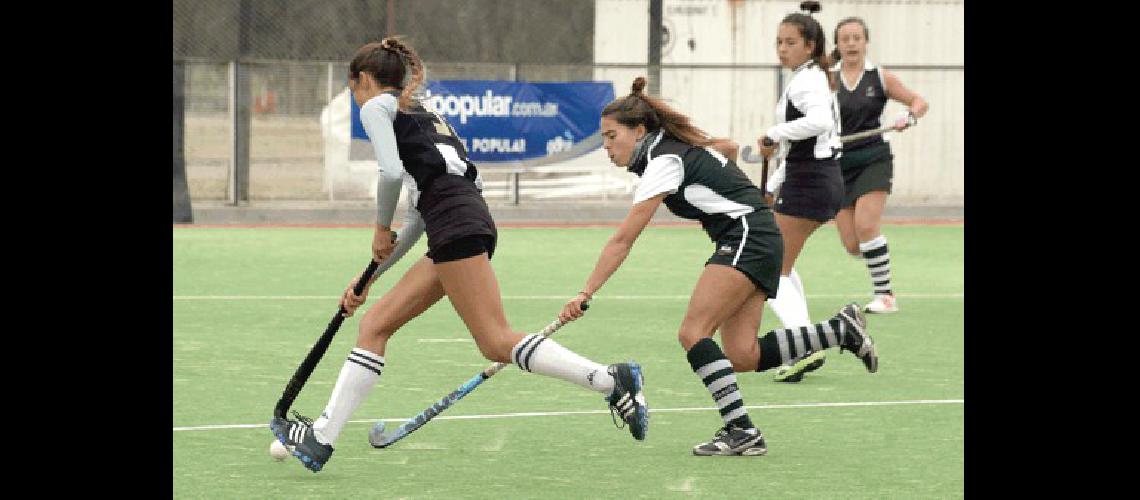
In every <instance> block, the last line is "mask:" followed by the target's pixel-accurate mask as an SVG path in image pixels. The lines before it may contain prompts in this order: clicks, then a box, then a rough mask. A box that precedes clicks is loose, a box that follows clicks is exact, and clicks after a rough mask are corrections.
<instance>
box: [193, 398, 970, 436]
mask: <svg viewBox="0 0 1140 500" xmlns="http://www.w3.org/2000/svg"><path fill="white" fill-rule="evenodd" d="M965 401H966V400H964V399H918V400H911V401H858V402H850V403H796V404H783V405H748V406H745V408H747V409H749V410H780V409H788V408H844V407H853V406H896V405H923V404H963V403H965ZM716 410H717V408H715V407H712V406H710V407H705V408H653V409H652V410H650V411H652V412H653V413H659V412H695V411H716ZM599 413H600V414H605V413H609V410H589V411H547V412H527V413H499V414H492V415H440V416H437V417H435V418H434V419H433V420H481V419H488V418H521V417H555V416H565V415H594V414H599ZM377 420H382V421H384V422H401V423H402V422H404V421H406V420H407V419H403V418H381V419H377ZM374 421H375V420H349V422H351V423H371V422H374ZM268 427H269V424H268V422H267V423H264V424H223V425H196V426H190V427H175V428H174V432H178V431H212V430H219V429H255V428H268Z"/></svg>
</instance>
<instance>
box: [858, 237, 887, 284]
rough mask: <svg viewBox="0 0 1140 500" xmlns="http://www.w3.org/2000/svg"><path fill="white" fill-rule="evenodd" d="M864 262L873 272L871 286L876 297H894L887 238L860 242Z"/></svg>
mask: <svg viewBox="0 0 1140 500" xmlns="http://www.w3.org/2000/svg"><path fill="white" fill-rule="evenodd" d="M859 251H861V252H863V261H864V262H866V263H867V270H868V271H870V272H871V285H872V286H874V287H875V295H893V293H892V292H891V252H890V249H888V248H887V237H886V236H883V235H881V234H880V235H879V236H877V237H875V238H873V239H872V240H871V241H863V242H859Z"/></svg>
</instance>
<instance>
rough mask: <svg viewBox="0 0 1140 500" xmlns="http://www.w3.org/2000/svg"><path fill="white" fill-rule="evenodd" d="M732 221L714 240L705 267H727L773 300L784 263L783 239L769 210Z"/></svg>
mask: <svg viewBox="0 0 1140 500" xmlns="http://www.w3.org/2000/svg"><path fill="white" fill-rule="evenodd" d="M736 221H737V222H736V224H733V225H732V227H731V228H729V229H728V230H726V231H724V232H723V233H721V234H720V235H719V236H718V237H717V239H716V249H715V250H714V251H713V254H712V257H709V260H708V261H706V262H705V265H706V266H707V265H709V264H723V265H726V266H731V267H733V268H735V269H736V270H738V271H740V272H742V273H744V275H745V276H748V279H749V280H752V284H754V285H756V288H758V289H760V291H762V292H764V294H765V295H767V296H768V298H772V297H775V296H776V291H777V289H778V288H779V286H780V268H781V267H782V266H783V262H784V238H783V237H781V236H780V228H779V226H777V225H776V219H775V217H773V216H772V212H771V211H770V210H760V211H757V212H752V213H750V214H748V215H745V216H743V217H740V218H738V219H736ZM742 243H743V244H742Z"/></svg>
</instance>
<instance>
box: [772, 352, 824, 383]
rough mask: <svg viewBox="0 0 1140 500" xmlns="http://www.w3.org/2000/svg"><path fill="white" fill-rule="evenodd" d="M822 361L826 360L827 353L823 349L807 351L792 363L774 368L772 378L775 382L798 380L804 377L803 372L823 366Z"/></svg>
mask: <svg viewBox="0 0 1140 500" xmlns="http://www.w3.org/2000/svg"><path fill="white" fill-rule="evenodd" d="M824 361H827V354H825V353H824V352H823V351H808V352H807V355H806V356H804V357H802V358H800V359H798V360H796V361H795V362H794V363H792V364H790V365H783V366H781V367H779V368H776V376H775V378H773V379H772V380H775V381H776V382H799V381H801V380H803V379H804V374H805V373H807V372H813V371H816V370H818V369H819V367H821V366H823V362H824Z"/></svg>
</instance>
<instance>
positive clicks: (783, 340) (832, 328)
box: [756, 318, 847, 372]
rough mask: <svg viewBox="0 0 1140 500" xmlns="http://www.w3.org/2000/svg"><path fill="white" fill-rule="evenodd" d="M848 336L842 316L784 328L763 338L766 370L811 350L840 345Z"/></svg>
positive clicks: (760, 368) (762, 361) (762, 358)
mask: <svg viewBox="0 0 1140 500" xmlns="http://www.w3.org/2000/svg"><path fill="white" fill-rule="evenodd" d="M846 335H847V325H846V324H844V323H843V321H842V320H840V319H839V318H831V319H829V320H827V321H824V322H822V323H816V324H814V325H811V326H801V327H798V328H780V329H777V330H772V331H770V332H768V333H767V334H766V335H764V336H763V337H759V338H758V339H757V342H759V343H760V363H759V366H757V367H756V371H758V372H762V371H764V370H768V369H771V368H775V367H777V366H780V365H783V364H787V363H790V362H791V361H794V360H797V359H799V358H802V357H804V355H806V354H807V353H808V351H822V350H824V349H827V348H830V347H838V346H839V344H841V343H843V339H844V337H845V336H846Z"/></svg>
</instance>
